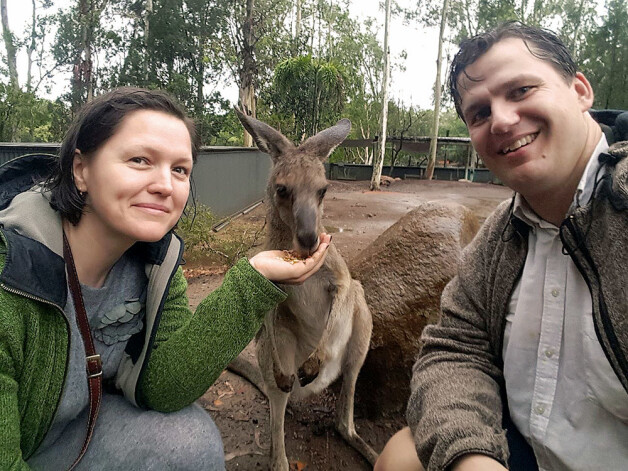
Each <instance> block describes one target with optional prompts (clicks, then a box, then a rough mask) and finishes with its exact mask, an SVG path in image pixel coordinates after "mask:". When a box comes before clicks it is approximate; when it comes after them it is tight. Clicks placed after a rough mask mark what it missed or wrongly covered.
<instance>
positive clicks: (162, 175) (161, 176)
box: [148, 169, 172, 196]
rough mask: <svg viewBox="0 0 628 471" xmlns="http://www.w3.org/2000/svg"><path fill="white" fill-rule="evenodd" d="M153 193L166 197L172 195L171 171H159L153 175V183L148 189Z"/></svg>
mask: <svg viewBox="0 0 628 471" xmlns="http://www.w3.org/2000/svg"><path fill="white" fill-rule="evenodd" d="M148 190H149V191H150V192H151V193H159V194H162V195H165V196H168V195H170V194H172V175H171V173H170V169H167V170H161V169H157V170H156V171H155V172H154V174H153V175H152V181H151V182H150V185H149V187H148Z"/></svg>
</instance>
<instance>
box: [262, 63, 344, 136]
mask: <svg viewBox="0 0 628 471" xmlns="http://www.w3.org/2000/svg"><path fill="white" fill-rule="evenodd" d="M346 81H347V77H346V73H345V72H344V70H343V68H342V67H341V66H340V65H338V64H336V63H334V62H332V61H322V60H320V59H315V58H312V56H309V55H308V56H300V57H295V58H291V59H286V60H285V61H283V62H281V63H280V64H279V65H278V66H277V68H276V69H275V75H274V78H273V89H272V92H271V97H272V100H273V104H274V106H275V107H276V109H277V111H278V112H279V114H280V115H283V118H284V122H285V121H288V122H289V121H290V120H291V121H292V133H291V137H293V138H294V139H295V140H301V137H303V136H312V135H314V134H316V133H317V132H318V131H319V130H321V129H322V128H324V127H327V126H330V125H331V124H333V123H334V122H335V121H336V120H337V119H338V118H339V116H340V112H341V111H342V109H343V107H344V104H345V100H346V95H345V84H346Z"/></svg>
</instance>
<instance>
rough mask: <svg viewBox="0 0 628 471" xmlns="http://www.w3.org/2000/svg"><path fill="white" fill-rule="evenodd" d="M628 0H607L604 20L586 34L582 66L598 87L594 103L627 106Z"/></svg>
mask: <svg viewBox="0 0 628 471" xmlns="http://www.w3.org/2000/svg"><path fill="white" fill-rule="evenodd" d="M627 24H628V0H608V1H607V2H606V12H605V15H604V17H603V18H602V21H601V24H600V25H599V26H596V27H595V28H594V29H593V31H592V32H591V33H590V34H589V36H588V38H587V44H586V46H585V47H584V50H583V52H582V59H581V61H580V62H581V64H580V65H581V66H582V69H583V71H584V73H585V75H586V76H587V78H588V79H589V81H590V82H591V85H592V86H593V90H594V91H595V102H594V106H595V107H598V108H616V109H628V28H627V27H626V25H627Z"/></svg>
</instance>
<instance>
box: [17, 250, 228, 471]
mask: <svg viewBox="0 0 628 471" xmlns="http://www.w3.org/2000/svg"><path fill="white" fill-rule="evenodd" d="M146 285H147V278H146V275H145V273H144V266H143V264H142V263H141V262H139V261H138V260H136V259H133V258H132V257H130V256H128V255H124V256H123V257H122V258H121V259H120V260H119V261H118V262H117V263H116V264H115V265H114V267H113V268H112V269H111V271H110V273H109V275H108V276H107V279H106V280H105V283H104V285H103V286H102V287H101V288H91V287H89V286H84V285H82V286H81V289H82V294H83V300H84V302H85V309H86V312H87V316H88V319H89V323H90V326H91V328H92V337H93V340H94V347H95V348H96V352H97V353H99V354H100V355H101V358H102V361H103V377H104V379H112V378H114V377H115V374H116V371H117V369H118V365H119V364H120V360H121V359H122V356H123V353H124V349H125V347H126V343H127V341H128V339H129V338H130V337H131V335H133V334H135V333H137V332H139V331H141V330H142V327H143V318H144V305H145V297H146ZM64 311H65V313H66V316H67V317H68V320H69V323H70V328H71V334H70V335H71V345H72V347H71V352H70V358H69V360H68V373H67V376H66V381H65V384H64V389H63V393H62V396H61V401H60V403H59V407H58V409H57V412H56V414H55V417H54V419H53V422H52V425H51V428H50V430H49V431H48V433H47V434H46V437H45V438H44V440H43V442H42V444H41V445H40V447H39V448H38V449H37V451H36V452H35V453H34V454H33V456H31V457H30V458H29V459H28V461H27V463H28V465H29V466H30V467H31V468H32V469H34V470H65V469H68V468H69V467H70V466H71V464H72V463H73V462H74V460H75V459H76V457H77V456H78V454H79V451H80V450H81V447H82V445H83V442H84V440H85V434H86V427H87V415H88V409H89V407H88V406H89V392H88V388H87V378H86V372H85V366H84V365H85V363H84V362H85V348H84V346H83V340H82V338H81V335H80V332H79V330H78V327H77V324H76V314H75V310H74V303H73V301H72V296H70V295H69V293H68V302H67V304H66V306H65V309H64ZM224 468H225V463H224V452H223V447H222V440H221V437H220V432H219V431H218V429H217V427H216V425H215V424H214V422H213V421H212V419H211V417H210V416H209V414H208V413H207V412H205V411H204V410H203V409H202V408H201V407H200V406H198V405H196V404H194V405H191V406H189V407H186V408H184V409H182V410H180V411H178V412H174V413H168V414H165V413H161V412H157V411H151V410H143V409H138V408H137V407H135V406H133V405H132V404H131V403H129V402H128V401H127V400H126V399H124V397H123V396H119V395H115V394H109V393H107V392H105V393H103V397H102V403H101V406H100V413H99V416H98V419H97V421H96V426H95V429H94V434H93V437H92V440H91V441H90V444H89V447H88V449H87V452H86V454H85V456H84V457H83V458H82V460H81V462H80V463H79V465H78V466H77V467H76V468H75V469H77V470H90V471H94V470H125V471H126V470H131V469H132V470H175V469H176V470H223V469H224Z"/></svg>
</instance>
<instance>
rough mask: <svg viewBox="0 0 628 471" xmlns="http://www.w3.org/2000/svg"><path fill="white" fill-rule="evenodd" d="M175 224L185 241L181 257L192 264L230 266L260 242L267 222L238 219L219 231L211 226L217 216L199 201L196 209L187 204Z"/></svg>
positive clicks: (215, 222) (216, 221) (214, 224)
mask: <svg viewBox="0 0 628 471" xmlns="http://www.w3.org/2000/svg"><path fill="white" fill-rule="evenodd" d="M185 213H186V214H184V215H183V216H182V217H181V219H180V221H179V224H178V225H177V230H176V232H177V234H178V235H179V236H180V237H181V238H182V239H183V241H184V243H185V253H184V258H185V259H186V261H187V262H190V263H192V264H194V265H203V266H205V267H211V266H214V267H225V266H226V267H231V266H232V265H234V264H235V263H236V262H237V261H238V260H239V259H240V258H241V257H243V256H245V255H246V254H247V252H248V251H249V250H250V249H252V248H253V247H256V246H258V245H259V242H260V240H261V235H262V234H263V231H264V228H265V226H266V221H265V219H263V222H245V221H241V220H238V221H236V222H234V223H231V224H229V225H228V226H227V227H226V228H225V229H223V230H221V231H220V232H215V231H214V230H213V227H215V226H216V225H217V223H218V222H219V218H218V217H217V216H216V215H215V214H214V213H212V211H211V209H210V208H208V207H207V206H204V205H202V204H198V205H197V206H196V211H194V209H192V208H188V210H187V211H186V212H185Z"/></svg>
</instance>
